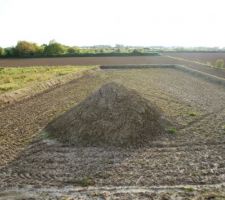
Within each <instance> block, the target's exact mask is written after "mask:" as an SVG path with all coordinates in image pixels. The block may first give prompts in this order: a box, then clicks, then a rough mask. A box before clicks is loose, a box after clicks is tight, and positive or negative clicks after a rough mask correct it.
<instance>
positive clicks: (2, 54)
mask: <svg viewBox="0 0 225 200" xmlns="http://www.w3.org/2000/svg"><path fill="white" fill-rule="evenodd" d="M2 56H4V49H3V48H1V47H0V57H2Z"/></svg>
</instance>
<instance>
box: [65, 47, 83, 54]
mask: <svg viewBox="0 0 225 200" xmlns="http://www.w3.org/2000/svg"><path fill="white" fill-rule="evenodd" d="M67 52H68V53H69V54H79V53H80V49H78V48H75V47H69V48H68V49H67Z"/></svg>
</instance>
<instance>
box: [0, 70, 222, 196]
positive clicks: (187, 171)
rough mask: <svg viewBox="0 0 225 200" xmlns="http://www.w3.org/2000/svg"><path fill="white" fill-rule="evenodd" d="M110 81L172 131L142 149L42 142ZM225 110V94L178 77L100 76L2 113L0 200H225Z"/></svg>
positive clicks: (145, 73)
mask: <svg viewBox="0 0 225 200" xmlns="http://www.w3.org/2000/svg"><path fill="white" fill-rule="evenodd" d="M109 81H115V82H118V83H120V84H123V85H124V86H125V87H128V88H132V89H135V90H136V91H138V93H139V94H140V95H142V96H143V97H145V98H147V99H148V100H150V101H152V102H154V103H155V104H156V105H157V106H158V107H160V108H161V110H162V112H163V114H164V116H165V118H166V119H168V120H169V121H170V122H171V123H172V124H173V125H172V127H171V128H172V130H173V131H169V133H168V134H165V135H164V136H162V137H158V139H157V140H155V142H153V143H152V145H151V146H149V147H145V148H138V149H134V148H128V149H125V148H115V147H114V148H113V147H109V148H100V147H87V148H82V147H79V148H78V147H70V146H67V145H65V144H61V143H59V142H57V141H54V140H49V139H46V138H45V136H44V135H41V134H40V132H41V130H42V129H43V128H44V127H45V126H46V125H47V124H48V123H49V122H50V121H51V120H52V119H53V118H55V117H57V116H59V115H60V114H62V113H63V112H65V111H66V110H68V109H69V108H71V107H72V106H74V105H76V104H77V103H79V102H81V101H82V100H84V98H85V97H86V96H88V95H89V94H90V93H91V92H92V91H94V90H96V89H97V88H99V87H100V86H101V85H102V84H104V83H106V82H109ZM224 102H225V89H224V87H222V86H219V85H216V84H212V83H209V82H207V81H205V80H202V79H200V78H197V77H192V76H191V75H189V74H186V73H184V72H182V71H176V70H175V69H144V70H137V69H136V70H134V69H133V70H106V71H101V70H100V71H95V72H90V73H89V74H88V75H85V76H84V77H82V78H79V79H77V80H74V81H72V82H70V83H67V84H65V85H63V86H60V87H58V88H55V89H52V90H50V91H48V92H45V93H43V94H41V95H38V96H36V97H33V98H31V99H28V100H24V101H22V102H20V103H17V104H15V105H12V106H9V107H6V108H4V109H1V110H0V127H1V130H0V148H1V149H0V151H1V154H0V165H1V168H0V191H2V192H1V193H0V199H1V198H2V199H9V197H10V195H11V196H13V197H15V196H18V197H21V198H22V197H24V195H25V197H26V198H28V196H30V197H32V195H33V197H34V199H38V198H39V199H55V198H56V197H57V198H58V199H63V198H64V199H66V198H65V197H68V198H67V199H69V196H71V198H72V197H73V199H79V198H80V199H88V198H89V199H93V198H96V199H110V197H112V199H131V198H133V199H135V198H137V199H157V198H158V199H176V198H177V199H179V198H178V197H180V199H201V198H203V197H204V196H205V197H204V198H205V199H210V198H213V197H216V196H217V197H218V198H220V199H224V198H225V196H224V193H223V191H224V188H223V184H224V183H225V162H224V159H225V145H224V144H225V104H224ZM86 186H92V187H93V189H91V188H87V187H86ZM199 187H200V189H199ZM201 187H202V188H201ZM211 187H212V188H211ZM68 188H70V189H68ZM71 188H72V189H71ZM79 188H80V190H79ZM215 188H217V189H215ZM74 190H77V192H76V191H74ZM7 191H8V193H7ZM13 197H12V198H13ZM209 197H210V198H209ZM204 198H203V199H204Z"/></svg>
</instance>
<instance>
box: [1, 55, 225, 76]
mask: <svg viewBox="0 0 225 200" xmlns="http://www.w3.org/2000/svg"><path fill="white" fill-rule="evenodd" d="M195 54H200V53H165V54H164V55H162V56H127V57H126V56H124V57H66V58H24V59H0V67H19V66H22V67H30V66H67V65H79V66H88V65H123V64H179V65H185V66H188V67H190V68H193V69H196V70H199V71H203V72H206V73H209V74H212V75H215V76H219V77H222V78H225V70H224V69H216V68H212V67H208V66H207V65H204V64H201V63H197V62H194V60H195V58H194V56H195ZM167 55H169V56H173V57H177V58H178V59H176V58H175V59H173V58H169V57H167ZM183 55H186V56H187V58H186V59H187V60H182V59H179V58H182V56H183ZM222 56H224V57H223V58H225V54H224V53H204V54H203V53H202V59H203V58H204V59H208V60H213V59H214V60H216V59H217V58H221V57H222ZM201 62H203V63H204V61H201ZM205 62H207V61H205ZM209 62H210V61H209ZM211 62H214V61H211Z"/></svg>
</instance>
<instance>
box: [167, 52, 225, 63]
mask: <svg viewBox="0 0 225 200" xmlns="http://www.w3.org/2000/svg"><path fill="white" fill-rule="evenodd" d="M164 55H169V56H174V57H179V58H184V59H188V60H192V61H198V62H202V63H204V64H211V65H213V64H214V63H215V62H216V60H217V59H223V60H225V53H220V52H216V53H209V52H205V53H204V52H202V53H200V52H193V53H164Z"/></svg>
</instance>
